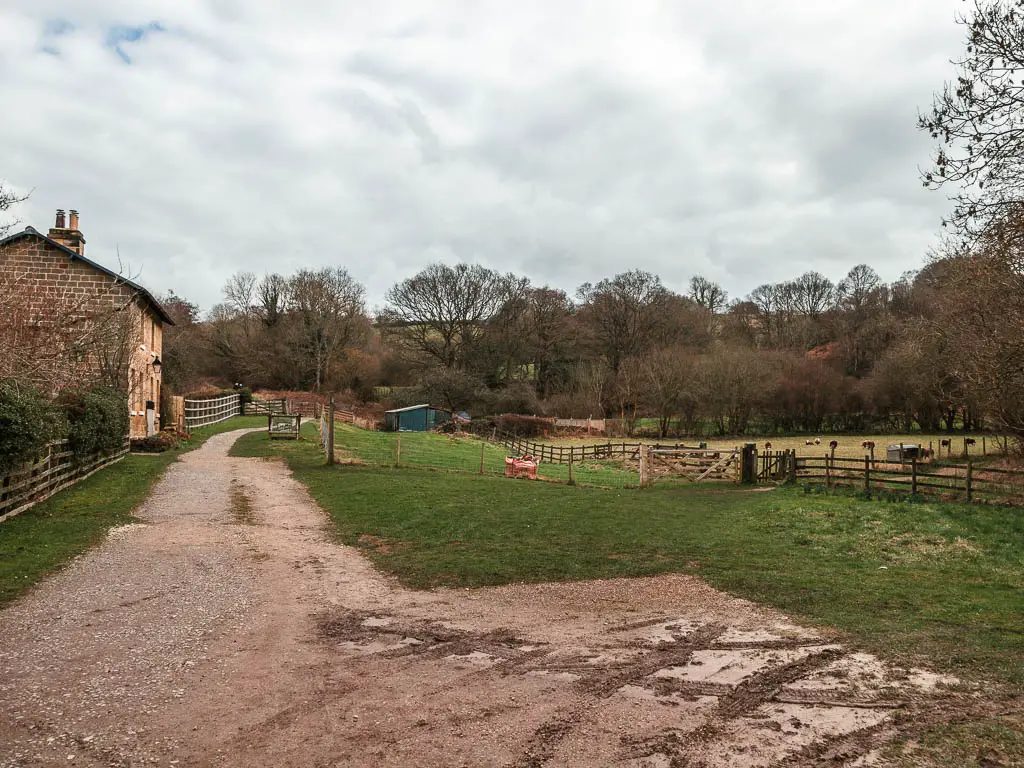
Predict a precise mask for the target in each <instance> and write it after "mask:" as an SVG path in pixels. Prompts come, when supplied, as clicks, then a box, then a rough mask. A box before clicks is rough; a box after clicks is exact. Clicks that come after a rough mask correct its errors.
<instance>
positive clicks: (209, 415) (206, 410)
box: [185, 394, 242, 429]
mask: <svg viewBox="0 0 1024 768" xmlns="http://www.w3.org/2000/svg"><path fill="white" fill-rule="evenodd" d="M241 414H242V396H241V395H236V394H230V395H223V396H221V397H210V398H202V399H192V398H185V429H195V428H196V427H205V426H207V425H209V424H217V423H219V422H222V421H227V420H228V419H230V418H231V417H232V416H240V415H241Z"/></svg>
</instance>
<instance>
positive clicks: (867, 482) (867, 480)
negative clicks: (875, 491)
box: [864, 456, 871, 493]
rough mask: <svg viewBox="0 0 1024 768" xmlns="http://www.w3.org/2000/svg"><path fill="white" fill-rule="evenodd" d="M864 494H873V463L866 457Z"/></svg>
mask: <svg viewBox="0 0 1024 768" xmlns="http://www.w3.org/2000/svg"><path fill="white" fill-rule="evenodd" d="M864 493H871V462H870V461H868V457H867V456H865V457H864Z"/></svg>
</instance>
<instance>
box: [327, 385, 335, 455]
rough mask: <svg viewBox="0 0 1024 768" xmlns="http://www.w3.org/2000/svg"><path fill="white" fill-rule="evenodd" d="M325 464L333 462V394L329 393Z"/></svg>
mask: <svg viewBox="0 0 1024 768" xmlns="http://www.w3.org/2000/svg"><path fill="white" fill-rule="evenodd" d="M327 416H328V420H327V465H328V466H332V465H333V464H334V395H333V394H332V395H331V402H330V404H329V405H328V407H327Z"/></svg>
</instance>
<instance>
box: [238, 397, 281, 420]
mask: <svg viewBox="0 0 1024 768" xmlns="http://www.w3.org/2000/svg"><path fill="white" fill-rule="evenodd" d="M242 412H243V413H244V414H245V415H246V416H267V415H269V414H271V413H287V412H288V400H287V399H286V398H283V397H282V398H280V399H278V400H260V399H256V398H254V399H252V400H250V401H249V402H248V403H246V404H245V406H244V407H243V409H242Z"/></svg>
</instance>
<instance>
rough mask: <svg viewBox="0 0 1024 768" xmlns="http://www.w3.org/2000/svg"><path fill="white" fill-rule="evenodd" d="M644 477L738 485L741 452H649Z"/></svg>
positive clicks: (683, 450) (663, 450) (701, 450)
mask: <svg viewBox="0 0 1024 768" xmlns="http://www.w3.org/2000/svg"><path fill="white" fill-rule="evenodd" d="M646 454H647V462H648V467H647V475H648V478H649V480H650V481H651V482H654V481H656V480H687V481H689V482H692V483H700V482H708V481H725V482H730V483H736V482H739V474H740V451H739V450H724V451H722V450H708V449H699V448H651V449H650V450H648V451H647V452H646Z"/></svg>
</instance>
